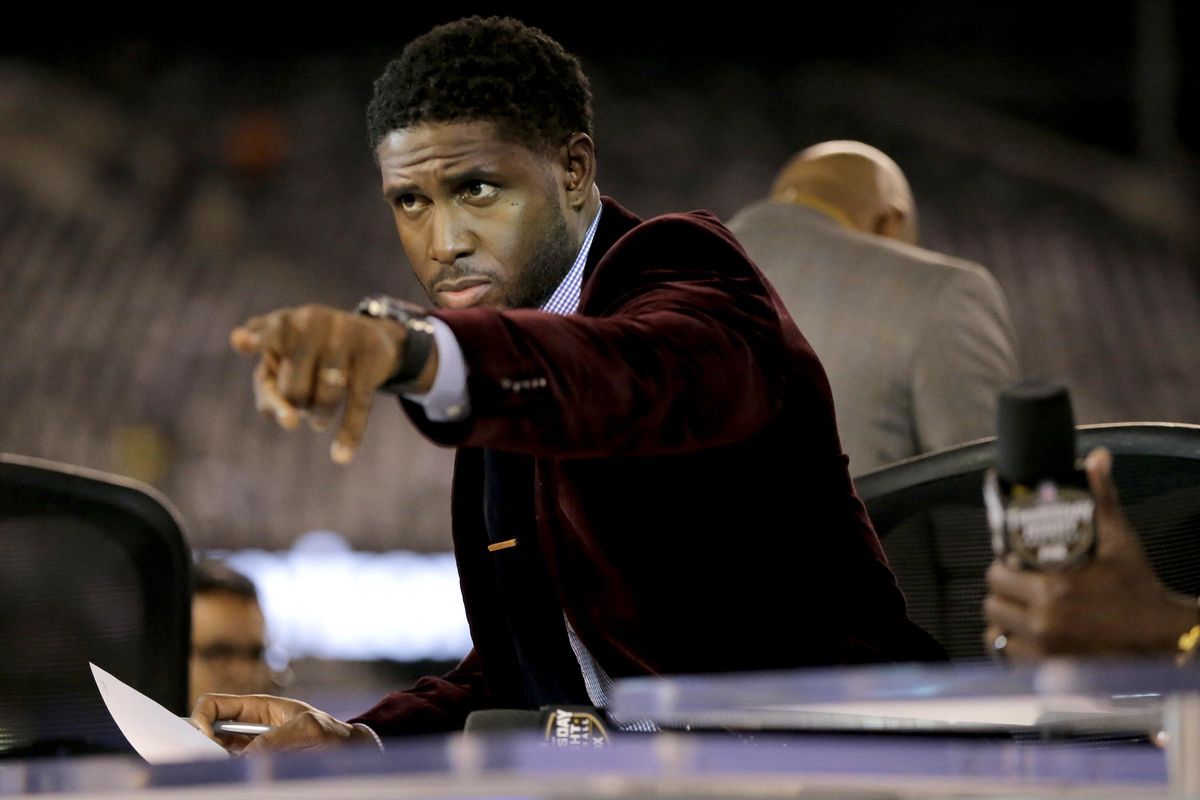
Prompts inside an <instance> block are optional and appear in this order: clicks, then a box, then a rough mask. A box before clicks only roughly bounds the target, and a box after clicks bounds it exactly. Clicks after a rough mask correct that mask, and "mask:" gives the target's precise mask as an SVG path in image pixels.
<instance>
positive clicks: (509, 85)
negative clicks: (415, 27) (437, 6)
mask: <svg viewBox="0 0 1200 800" xmlns="http://www.w3.org/2000/svg"><path fill="white" fill-rule="evenodd" d="M472 120H479V121H488V122H494V123H496V125H497V127H498V130H499V133H500V135H501V136H505V137H506V138H510V139H513V140H515V141H517V142H519V143H521V144H524V145H526V146H527V147H529V148H530V149H533V150H539V149H544V148H551V147H557V146H558V145H560V144H562V142H563V141H564V140H565V139H566V138H567V137H568V136H570V135H571V134H572V133H575V132H581V133H586V134H588V135H589V136H590V135H591V133H592V91H591V87H590V86H589V85H588V79H587V76H586V75H584V74H583V69H582V68H581V67H580V66H579V61H578V60H577V59H576V58H575V57H574V56H572V55H571V54H570V53H568V52H567V51H565V50H563V48H562V45H560V44H559V43H558V42H556V41H554V39H551V38H550V37H549V36H547V35H546V34H545V33H543V32H542V31H540V30H538V29H537V28H533V27H530V26H528V25H526V24H524V23H523V22H520V21H518V20H515V19H512V18H510V17H486V18H484V17H467V18H466V19H460V20H458V21H456V22H450V23H447V24H445V25H439V26H437V27H436V28H434V29H433V30H431V31H429V32H428V33H426V34H425V35H423V36H420V37H418V38H416V39H413V40H412V41H411V42H409V43H408V46H407V47H405V48H404V52H402V53H401V54H400V57H399V58H397V59H395V60H394V61H392V62H391V63H389V64H388V65H387V68H386V69H384V71H383V75H381V76H380V77H379V79H378V80H376V81H375V92H374V94H373V95H372V97H371V102H370V104H369V105H368V106H367V134H368V136H369V138H370V146H371V150H372V151H374V150H375V148H377V147H378V146H379V143H380V142H382V141H383V139H384V137H386V136H387V135H388V134H389V133H391V132H392V131H395V130H401V129H403V128H408V127H411V126H413V125H419V124H422V123H426V122H461V121H472Z"/></svg>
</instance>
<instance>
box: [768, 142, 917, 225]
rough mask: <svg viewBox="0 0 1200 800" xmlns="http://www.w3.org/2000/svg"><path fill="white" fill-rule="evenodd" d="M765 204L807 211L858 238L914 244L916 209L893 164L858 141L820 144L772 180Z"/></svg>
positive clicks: (807, 150)
mask: <svg viewBox="0 0 1200 800" xmlns="http://www.w3.org/2000/svg"><path fill="white" fill-rule="evenodd" d="M771 199H772V200H774V201H775V202H779V203H800V204H801V205H806V206H810V207H812V208H815V209H817V210H818V211H821V212H823V213H825V214H828V215H829V216H832V217H834V218H835V219H837V220H838V221H839V222H842V223H843V224H844V225H846V226H848V227H850V228H853V229H854V230H858V231H861V232H863V233H873V234H877V235H879V236H888V237H890V238H893V239H899V240H900V241H903V242H908V243H909V244H916V242H917V209H916V206H914V205H913V198H912V192H911V191H910V190H909V188H908V181H907V180H906V179H905V177H904V173H903V172H901V171H900V167H898V166H896V162H895V161H892V160H891V159H890V158H888V157H887V155H886V154H884V153H883V152H881V151H880V150H877V149H875V148H874V147H871V146H870V145H868V144H863V143H862V142H852V141H835V142H821V143H820V144H815V145H813V146H812V147H809V148H808V149H806V150H802V151H800V153H798V154H797V155H796V156H795V157H793V158H792V160H791V161H789V162H788V163H787V164H785V165H784V167H783V169H782V170H780V171H779V175H778V177H776V178H775V184H774V186H772V187H771Z"/></svg>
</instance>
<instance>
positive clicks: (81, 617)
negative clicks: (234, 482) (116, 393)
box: [0, 454, 191, 758]
mask: <svg viewBox="0 0 1200 800" xmlns="http://www.w3.org/2000/svg"><path fill="white" fill-rule="evenodd" d="M190 596H191V592H190V561H189V555H188V550H187V548H186V547H185V545H184V538H183V533H182V530H181V526H180V523H179V520H178V518H177V516H176V514H175V513H174V512H173V511H172V510H171V508H170V506H169V505H168V503H167V502H166V501H165V499H163V498H162V497H161V496H160V495H158V494H157V493H156V492H155V491H154V490H152V489H150V488H149V487H147V486H143V485H141V484H138V483H136V482H134V481H129V480H125V479H121V478H117V477H114V476H111V475H105V474H102V473H98V472H94V471H90V470H84V469H79V468H76V467H69V466H65V465H62V464H55V463H52V462H47V461H41V460H39V459H33V458H25V457H21V456H13V455H5V454H0V756H3V757H6V758H12V757H25V756H38V755H54V754H65V753H79V752H97V751H107V750H126V749H127V748H128V746H127V745H126V744H125V740H124V737H123V736H122V735H121V733H120V731H119V730H118V729H117V728H116V725H115V724H114V723H113V721H112V719H111V717H110V716H109V714H108V711H107V710H106V709H105V707H104V703H103V700H101V698H100V694H99V692H98V691H97V689H96V685H95V682H94V681H93V679H92V673H91V670H90V669H89V667H88V662H89V661H92V662H94V663H96V664H97V665H98V666H100V667H101V668H103V669H105V670H107V671H108V672H110V673H112V674H113V675H115V676H116V677H118V678H120V679H121V680H123V681H125V682H126V683H128V684H130V685H131V686H133V687H134V688H136V689H138V690H139V691H141V692H143V693H144V694H146V695H148V696H150V697H151V698H153V699H154V700H157V701H158V702H159V703H161V704H163V705H164V706H166V707H167V708H169V709H171V710H172V711H174V712H176V713H179V714H183V713H185V711H186V708H185V706H186V703H187V669H188V650H189V646H190V637H191V606H190Z"/></svg>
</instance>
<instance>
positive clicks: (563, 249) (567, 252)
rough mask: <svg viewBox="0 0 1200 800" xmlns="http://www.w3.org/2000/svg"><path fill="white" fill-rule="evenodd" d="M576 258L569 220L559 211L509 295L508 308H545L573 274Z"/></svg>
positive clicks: (507, 296) (505, 302)
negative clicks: (567, 276)
mask: <svg viewBox="0 0 1200 800" xmlns="http://www.w3.org/2000/svg"><path fill="white" fill-rule="evenodd" d="M575 255H576V252H575V248H574V247H573V246H572V244H571V235H570V233H569V232H568V231H567V221H566V219H564V218H563V215H562V212H561V211H559V212H557V213H556V214H555V215H554V224H553V225H552V226H551V228H550V229H549V230H548V231H547V232H546V238H545V239H544V240H543V242H542V246H541V247H539V248H538V250H537V252H536V253H534V255H533V258H531V259H530V261H529V263H527V264H526V265H525V267H524V268H523V269H522V270H521V271H520V272H519V273H518V274H517V276H516V278H515V279H514V280H513V282H512V284H511V287H510V289H509V291H508V292H506V293H505V294H506V297H505V298H504V301H503V305H504V306H505V307H506V308H541V307H542V304H544V303H545V302H546V301H547V300H549V299H550V295H552V294H553V293H554V290H555V289H557V288H558V285H559V284H560V283H562V280H563V278H564V277H566V274H567V273H568V272H570V271H571V265H572V263H573V262H574V260H575Z"/></svg>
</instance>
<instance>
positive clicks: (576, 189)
mask: <svg viewBox="0 0 1200 800" xmlns="http://www.w3.org/2000/svg"><path fill="white" fill-rule="evenodd" d="M559 153H560V157H561V158H562V166H563V187H564V188H565V189H566V192H567V205H568V206H569V207H570V208H574V209H579V208H582V207H583V205H584V203H586V202H587V200H588V198H589V197H591V193H592V185H593V184H594V183H595V182H596V145H595V143H594V142H593V141H592V137H590V136H588V135H587V134H586V133H572V134H571V135H570V136H569V137H567V141H566V142H565V143H564V144H563V146H562V148H561V149H560V151H559Z"/></svg>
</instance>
